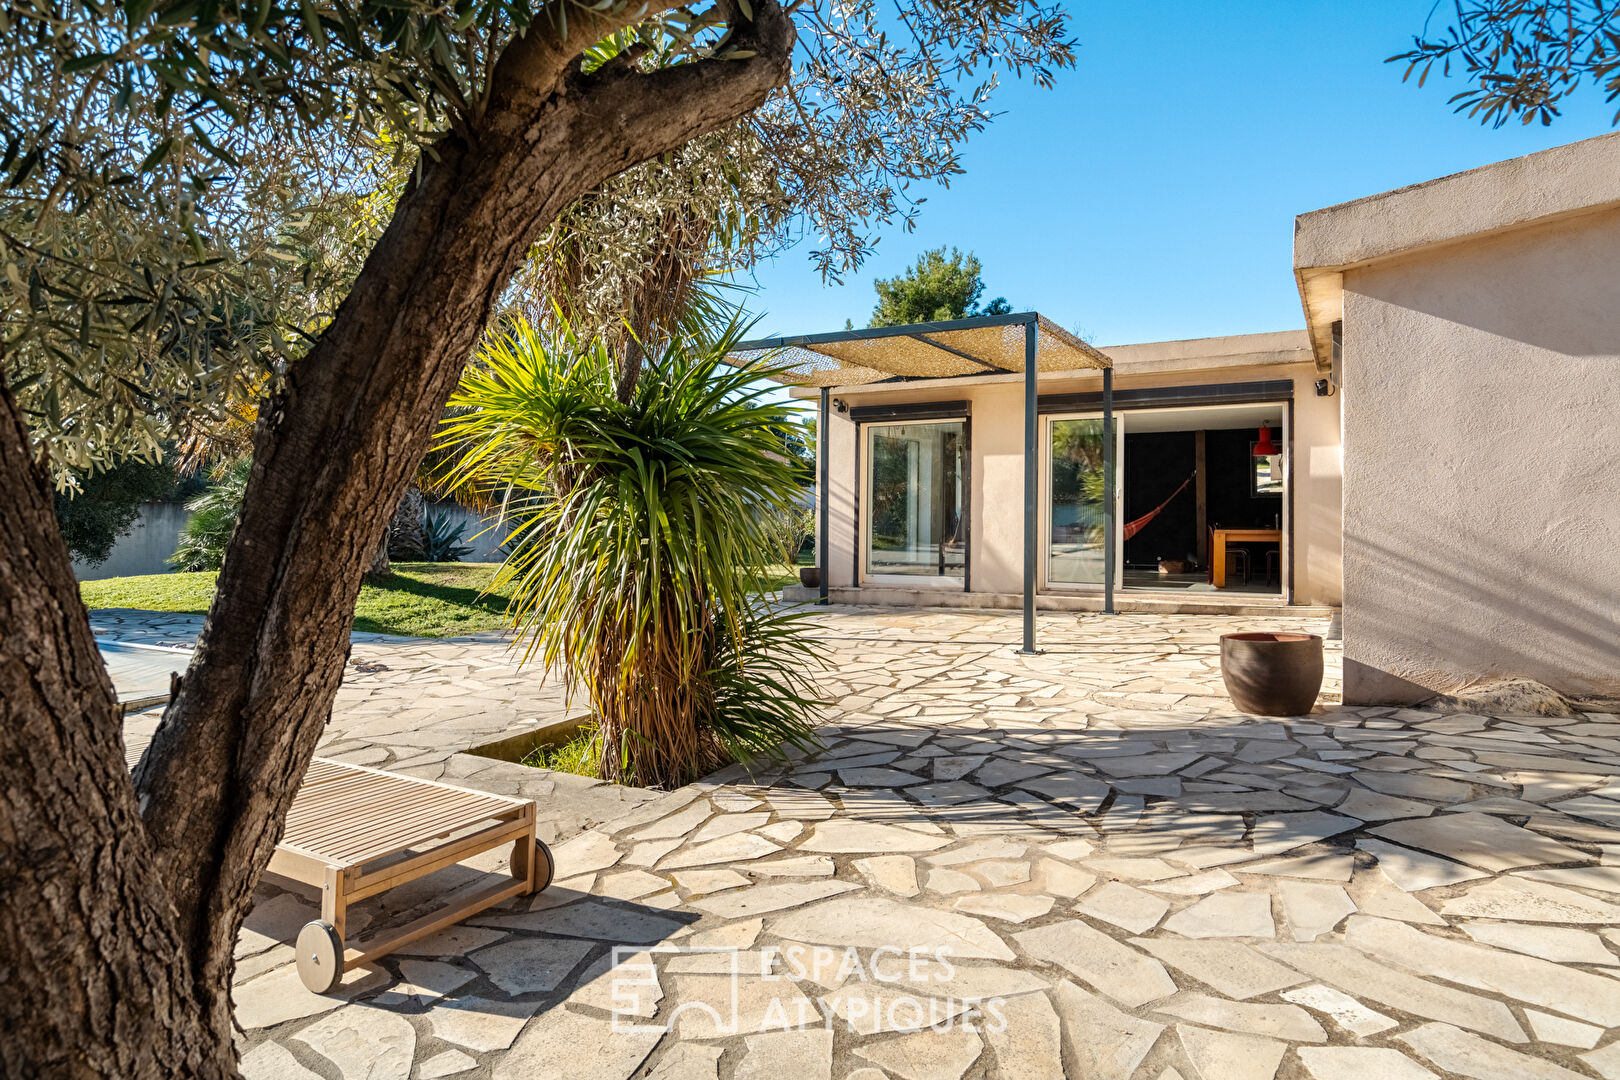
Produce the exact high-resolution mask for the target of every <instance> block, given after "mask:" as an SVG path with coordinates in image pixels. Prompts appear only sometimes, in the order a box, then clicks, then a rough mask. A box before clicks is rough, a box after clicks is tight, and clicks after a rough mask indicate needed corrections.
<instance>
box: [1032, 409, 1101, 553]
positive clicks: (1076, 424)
mask: <svg viewBox="0 0 1620 1080" xmlns="http://www.w3.org/2000/svg"><path fill="white" fill-rule="evenodd" d="M1051 438H1052V499H1051V507H1052V534H1051V536H1050V537H1049V538H1048V544H1047V563H1046V577H1047V580H1048V581H1055V582H1063V583H1068V584H1091V583H1097V584H1101V583H1102V580H1103V559H1104V550H1103V531H1104V528H1105V525H1104V514H1103V423H1102V420H1101V419H1092V420H1054V421H1052V425H1051Z"/></svg>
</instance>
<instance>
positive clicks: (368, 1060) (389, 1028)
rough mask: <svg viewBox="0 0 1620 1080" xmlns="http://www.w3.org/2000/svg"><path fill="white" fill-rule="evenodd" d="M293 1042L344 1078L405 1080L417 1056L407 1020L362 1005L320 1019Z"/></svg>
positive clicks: (413, 1034)
mask: <svg viewBox="0 0 1620 1080" xmlns="http://www.w3.org/2000/svg"><path fill="white" fill-rule="evenodd" d="M293 1038H295V1039H297V1040H298V1041H299V1042H301V1043H303V1044H304V1045H305V1046H307V1047H309V1048H310V1049H311V1050H313V1051H315V1052H316V1053H317V1054H319V1055H321V1056H322V1057H324V1058H326V1059H327V1060H328V1061H330V1062H331V1063H332V1064H334V1065H336V1066H337V1067H338V1071H339V1072H341V1073H342V1074H343V1075H344V1076H364V1077H366V1080H408V1078H409V1077H410V1075H411V1062H412V1059H413V1057H414V1055H415V1053H416V1029H415V1028H413V1027H412V1026H411V1022H410V1021H409V1020H407V1019H405V1018H404V1017H403V1016H400V1015H398V1014H396V1013H391V1012H388V1011H386V1010H384V1009H374V1008H368V1007H366V1006H363V1005H350V1006H348V1007H346V1008H343V1009H339V1010H338V1011H337V1012H335V1013H332V1014H331V1015H329V1016H323V1017H322V1018H321V1019H319V1020H317V1021H315V1022H314V1023H313V1024H311V1025H309V1026H308V1027H306V1028H304V1029H303V1030H302V1031H300V1032H299V1033H298V1034H296V1035H294V1036H293Z"/></svg>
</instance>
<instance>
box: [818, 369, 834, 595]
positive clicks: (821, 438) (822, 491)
mask: <svg viewBox="0 0 1620 1080" xmlns="http://www.w3.org/2000/svg"><path fill="white" fill-rule="evenodd" d="M830 393H832V389H831V387H826V386H823V387H822V388H821V417H820V419H818V420H817V421H816V456H817V457H818V458H820V461H821V480H820V482H819V483H818V484H817V485H816V516H817V517H818V518H819V519H820V528H819V529H818V530H817V532H816V575H817V582H818V588H819V591H820V595H819V596H818V597H817V598H816V603H818V604H825V603H826V602H827V565H828V561H827V547H828V541H829V540H830V539H831V537H830V536H829V534H828V529H827V501H828V494H827V458H828V445H827V444H828V442H829V440H830V439H831V438H832V433H831V432H829V431H828V430H827V421H828V420H829V419H830V418H831V415H832V412H831V410H830V409H829V408H828V407H827V401H828V395H829V394H830Z"/></svg>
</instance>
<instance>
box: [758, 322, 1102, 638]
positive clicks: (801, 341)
mask: <svg viewBox="0 0 1620 1080" xmlns="http://www.w3.org/2000/svg"><path fill="white" fill-rule="evenodd" d="M994 327H1022V328H1023V339H1024V340H1023V346H1024V347H1023V356H1022V363H1021V364H1019V365H1017V366H1016V367H1015V366H1008V364H1007V363H1006V362H1005V358H1004V357H1003V358H999V359H1001V360H1002V361H1003V362H1000V363H998V362H997V359H998V358H995V357H987V356H986V355H984V353H983V351H982V350H981V351H980V352H975V351H974V350H973V349H972V348H970V347H965V345H964V339H966V338H968V337H969V336H970V335H971V333H972V332H975V331H982V330H985V329H989V328H994ZM1043 334H1046V335H1049V340H1052V341H1053V342H1054V346H1055V347H1054V351H1056V349H1058V348H1060V349H1061V350H1062V353H1063V357H1062V360H1061V366H1060V368H1059V369H1060V370H1061V369H1073V368H1093V369H1100V370H1101V371H1102V380H1103V610H1104V611H1105V612H1108V613H1110V614H1112V613H1113V610H1114V547H1115V543H1116V540H1115V535H1114V533H1115V529H1114V524H1115V523H1114V517H1115V515H1114V372H1113V366H1112V364H1111V362H1110V361H1109V359H1108V357H1107V356H1105V355H1104V354H1102V353H1100V352H1098V351H1097V350H1096V349H1094V348H1092V347H1091V346H1090V345H1087V344H1086V343H1085V342H1083V341H1081V340H1080V339H1079V338H1077V337H1075V336H1074V335H1072V334H1070V333H1068V332H1067V331H1065V330H1063V329H1062V328H1061V327H1059V326H1056V325H1055V324H1053V323H1052V322H1050V321H1048V320H1047V319H1044V318H1042V316H1041V315H1040V314H1039V313H1038V312H1034V311H1024V312H1018V313H1016V314H1010V315H981V316H978V317H976V318H971V319H951V320H948V321H944V322H930V323H912V324H909V325H906V326H883V327H873V328H870V329H866V330H833V331H829V332H827V333H822V334H802V335H799V336H796V337H774V338H758V339H755V340H753V341H745V342H742V343H740V344H739V345H737V346H736V347H735V349H734V352H737V353H743V352H762V351H779V350H785V349H802V350H805V351H808V352H812V353H820V354H821V355H822V356H823V357H830V358H831V359H832V360H833V361H834V362H835V363H838V364H840V365H842V364H843V363H845V361H844V360H843V359H842V358H840V357H839V356H838V355H837V354H836V353H833V352H829V351H823V350H824V349H825V347H826V346H834V345H847V344H849V343H858V342H865V341H879V340H883V339H893V338H905V339H910V340H912V341H918V342H922V343H924V344H926V345H929V346H932V347H933V348H935V349H937V350H939V351H940V352H942V353H944V354H947V355H949V356H951V357H954V358H956V359H957V360H958V361H961V362H965V363H969V364H973V365H976V367H977V368H978V369H979V373H991V372H1002V373H1007V374H1013V373H1017V372H1018V371H1019V369H1020V368H1021V369H1022V373H1023V376H1024V640H1023V646H1022V648H1020V649H1019V650H1018V651H1019V652H1020V653H1022V654H1023V655H1026V656H1034V655H1037V654H1038V653H1039V652H1040V651H1041V650H1040V649H1039V648H1038V647H1037V643H1036V635H1035V593H1036V584H1037V582H1038V579H1039V565H1040V536H1039V532H1040V483H1041V455H1040V420H1039V410H1038V408H1037V406H1038V404H1039V394H1038V386H1039V377H1040V368H1041V361H1042V351H1041V339H1042V335H1043ZM952 338H955V339H956V340H952ZM1076 357H1079V358H1080V359H1079V361H1078V362H1077V361H1076ZM860 366H861V370H862V371H863V374H864V375H865V378H864V379H863V380H862V381H861V382H859V383H854V382H852V384H851V386H850V388H851V389H853V388H854V387H855V386H857V385H864V386H871V385H880V386H890V385H894V386H902V385H907V384H910V383H916V382H932V381H936V380H937V379H940V378H954V377H958V376H959V375H960V374H962V373H961V372H953V373H952V374H951V375H936V376H932V377H929V376H917V375H903V374H898V373H896V374H892V375H890V376H889V377H887V378H872V377H871V376H872V375H874V374H876V375H880V376H881V375H883V374H884V373H885V369H884V368H883V366H882V361H881V358H880V357H879V358H872V357H867V358H863V359H862V360H861V361H860ZM837 374H838V369H836V368H835V369H833V370H832V371H829V372H827V373H826V375H825V379H833V378H836V376H837ZM779 377H780V378H782V381H784V382H788V383H795V382H797V380H794V379H792V378H791V377H788V376H779ZM805 381H808V380H805ZM834 389H837V386H835V385H834V384H832V383H830V382H826V381H823V383H822V385H821V386H820V391H821V393H820V402H819V421H818V422H819V429H818V437H817V439H816V443H817V446H816V453H817V457H818V460H817V465H818V471H819V474H820V490H819V491H818V492H817V500H816V501H817V507H816V512H817V515H818V518H819V525H820V538H819V541H818V543H817V544H816V563H817V566H818V567H819V570H820V579H821V584H820V596H819V602H820V603H822V604H825V603H827V577H828V562H827V548H828V547H829V546H830V544H829V536H828V510H827V503H828V500H827V491H828V481H829V468H828V454H827V430H828V423H829V421H830V413H829V405H830V403H831V397H832V392H833V390H834ZM968 497H969V499H971V498H972V492H971V491H969V493H968Z"/></svg>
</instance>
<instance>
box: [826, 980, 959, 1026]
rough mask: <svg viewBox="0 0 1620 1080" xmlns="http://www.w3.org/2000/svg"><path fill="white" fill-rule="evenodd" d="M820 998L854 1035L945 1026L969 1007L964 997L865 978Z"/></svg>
mask: <svg viewBox="0 0 1620 1080" xmlns="http://www.w3.org/2000/svg"><path fill="white" fill-rule="evenodd" d="M821 1000H822V1003H823V1004H825V1005H826V1006H827V1008H828V1009H829V1010H831V1012H832V1014H833V1015H834V1016H836V1017H838V1019H839V1020H840V1021H842V1027H843V1030H846V1031H851V1032H853V1033H855V1034H857V1035H880V1034H883V1033H885V1032H896V1031H899V1032H917V1031H924V1030H926V1029H929V1028H935V1027H941V1026H944V1025H946V1024H948V1023H950V1022H951V1021H953V1020H955V1019H956V1018H957V1017H959V1016H961V1015H962V1014H963V1013H965V1012H966V1011H967V1009H968V1003H967V1002H965V1001H958V1000H954V999H949V998H936V997H929V996H924V995H918V994H909V993H906V992H904V991H903V990H899V989H893V988H890V987H888V986H884V985H881V984H877V983H868V982H850V983H846V984H845V985H843V986H841V987H839V988H838V989H837V990H834V991H833V992H832V993H830V994H827V995H825V996H823V997H822V999H821Z"/></svg>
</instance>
